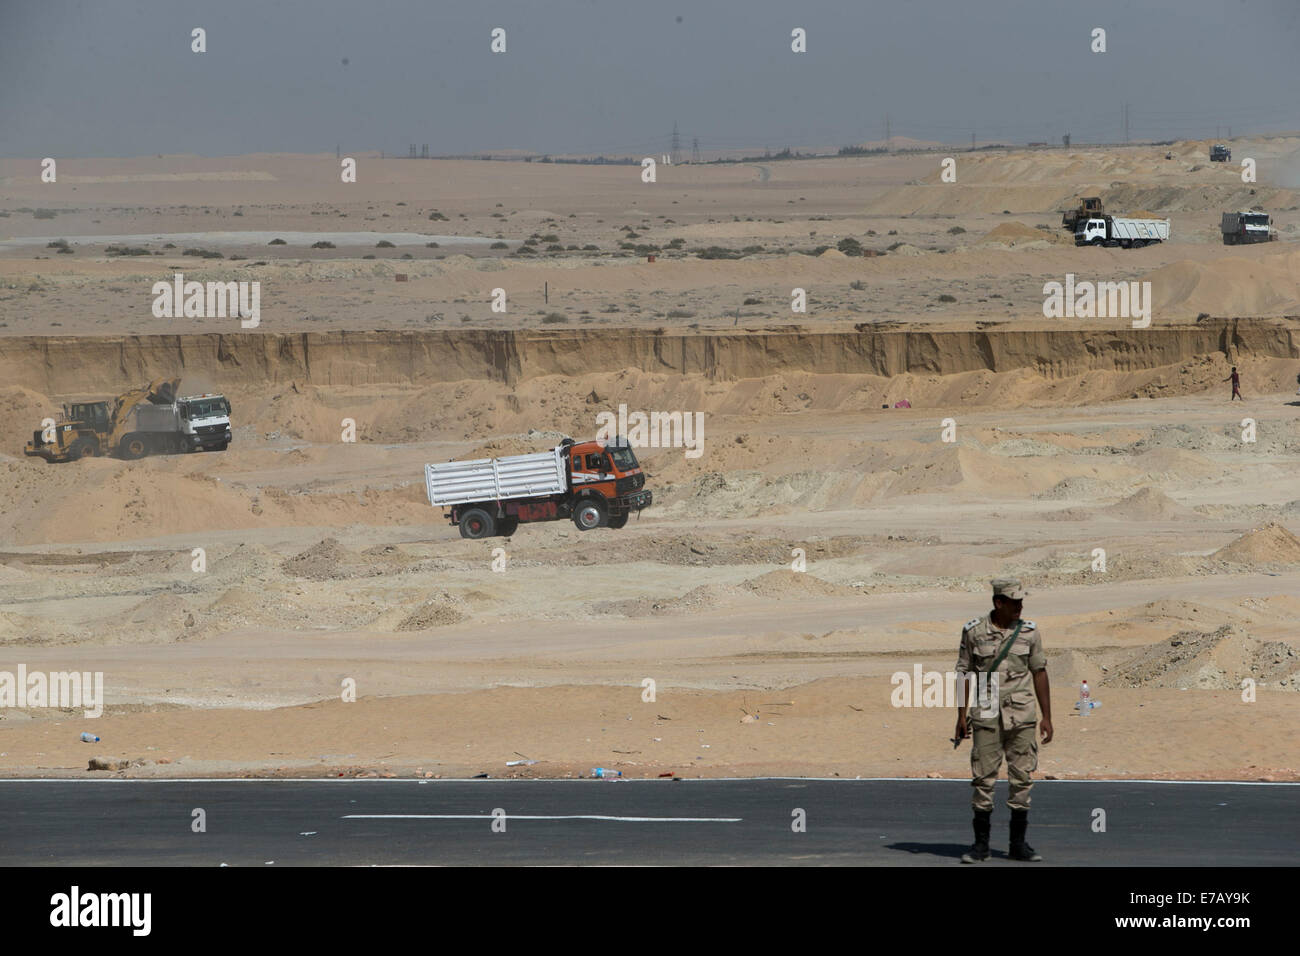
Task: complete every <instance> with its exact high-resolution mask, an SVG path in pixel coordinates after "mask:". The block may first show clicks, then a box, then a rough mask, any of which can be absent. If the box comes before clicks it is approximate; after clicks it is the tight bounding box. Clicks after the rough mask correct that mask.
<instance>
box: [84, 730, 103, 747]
mask: <svg viewBox="0 0 1300 956" xmlns="http://www.w3.org/2000/svg"><path fill="white" fill-rule="evenodd" d="M81 739H82V741H83V742H85V743H88V744H97V743H99V738H98V737H96V736H95V735H94V734H88V733H85V732H83V733H82V735H81Z"/></svg>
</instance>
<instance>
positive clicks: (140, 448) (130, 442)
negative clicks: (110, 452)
mask: <svg viewBox="0 0 1300 956" xmlns="http://www.w3.org/2000/svg"><path fill="white" fill-rule="evenodd" d="M118 449H119V451H120V452H121V455H122V457H123V458H125V459H126V460H127V461H135V460H136V459H137V458H143V457H144V456H145V455H147V454H148V453H149V442H148V441H147V440H146V439H145V437H144V436H143V435H134V434H132V435H127V436H126V437H125V438H123V439H122V444H121V445H119V446H118Z"/></svg>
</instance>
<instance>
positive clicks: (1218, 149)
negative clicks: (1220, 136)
mask: <svg viewBox="0 0 1300 956" xmlns="http://www.w3.org/2000/svg"><path fill="white" fill-rule="evenodd" d="M1210 162H1212V163H1229V162H1232V150H1230V149H1228V147H1226V146H1224V145H1223V144H1222V143H1215V144H1214V145H1213V146H1211V147H1210Z"/></svg>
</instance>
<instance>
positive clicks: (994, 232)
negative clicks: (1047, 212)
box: [976, 221, 1074, 248]
mask: <svg viewBox="0 0 1300 956" xmlns="http://www.w3.org/2000/svg"><path fill="white" fill-rule="evenodd" d="M1031 243H1044V244H1047V245H1052V244H1054V245H1073V244H1074V239H1073V238H1071V237H1070V235H1069V234H1068V233H1066V231H1065V230H1064V229H1051V230H1048V229H1037V228H1035V227H1033V226H1026V225H1025V224H1024V223H1023V222H1016V221H1012V222H1003V223H999V224H998V225H996V226H994V227H993V228H992V229H990V230H989V231H988V232H986V233H985V234H984V235H983V236H982V237H981V238H980V240H979V241H978V242H977V243H976V245H977V246H1006V247H1010V248H1019V247H1024V246H1028V245H1030V244H1031Z"/></svg>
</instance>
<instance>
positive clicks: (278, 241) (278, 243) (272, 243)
mask: <svg viewBox="0 0 1300 956" xmlns="http://www.w3.org/2000/svg"><path fill="white" fill-rule="evenodd" d="M267 245H268V246H287V245H288V243H287V242H285V241H284V240H283V239H272V240H271V241H270V242H268V243H267Z"/></svg>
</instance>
